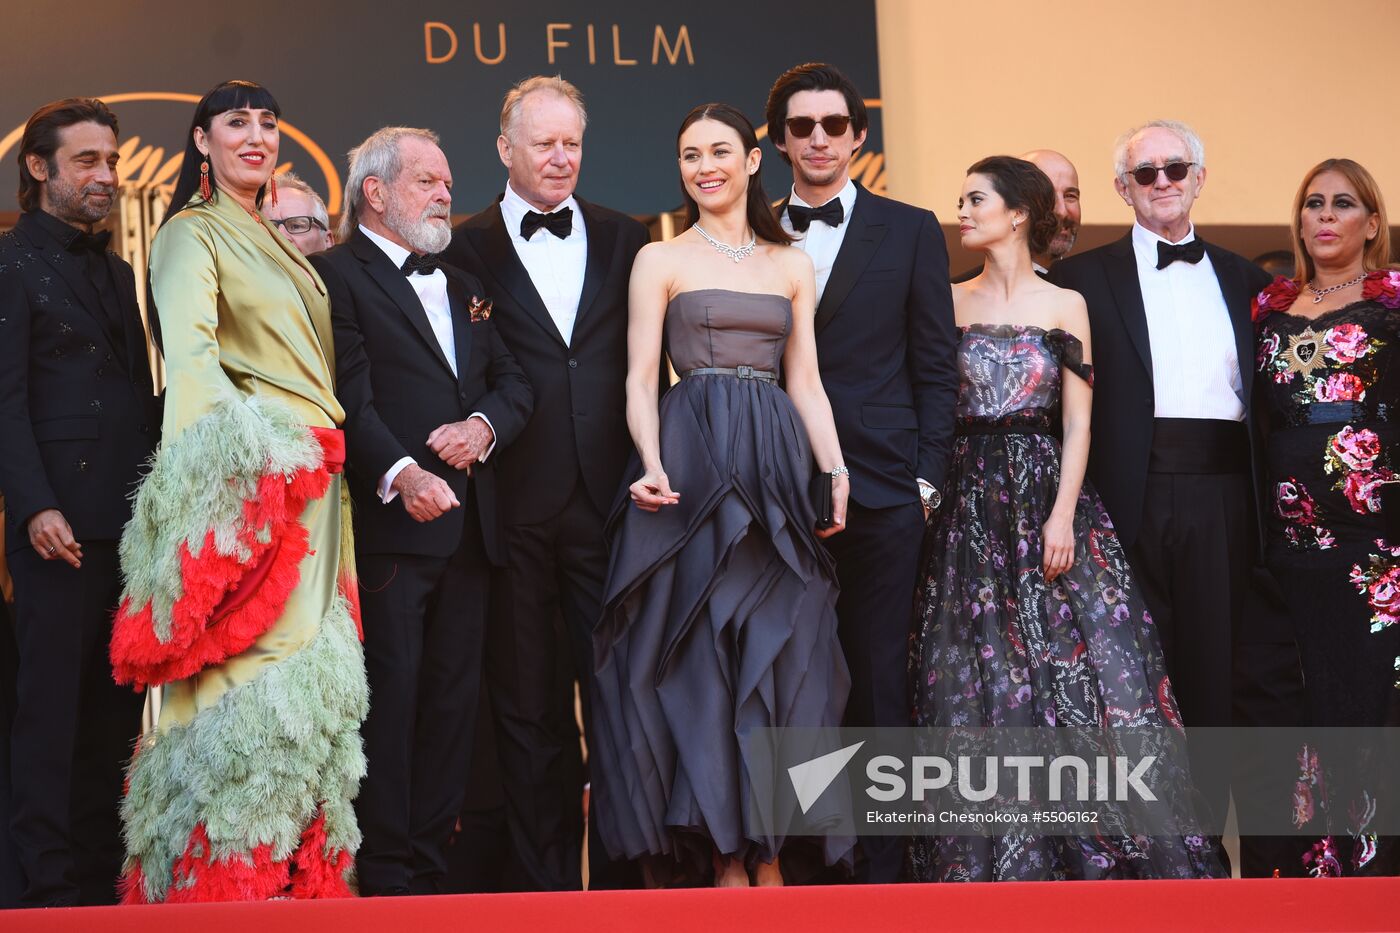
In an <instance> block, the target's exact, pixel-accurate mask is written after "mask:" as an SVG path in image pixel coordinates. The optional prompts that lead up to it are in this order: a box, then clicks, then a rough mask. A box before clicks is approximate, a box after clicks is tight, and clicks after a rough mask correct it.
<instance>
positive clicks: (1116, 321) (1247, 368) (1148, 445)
mask: <svg viewBox="0 0 1400 933" xmlns="http://www.w3.org/2000/svg"><path fill="white" fill-rule="evenodd" d="M1206 255H1207V256H1209V257H1210V262H1211V265H1212V266H1213V267H1214V269H1215V275H1216V278H1217V279H1218V280H1219V282H1220V292H1221V294H1222V295H1223V296H1224V298H1225V307H1226V308H1228V309H1229V312H1230V324H1231V326H1232V328H1233V329H1234V333H1235V352H1236V354H1237V355H1238V357H1239V363H1240V381H1241V382H1242V384H1243V386H1244V407H1245V412H1246V419H1247V421H1248V424H1249V429H1250V432H1249V434H1250V446H1251V457H1252V458H1253V461H1254V463H1255V465H1256V469H1255V471H1254V476H1255V479H1256V481H1255V488H1254V495H1255V500H1256V501H1255V505H1256V508H1257V506H1258V497H1259V485H1258V482H1257V477H1258V469H1257V466H1258V464H1259V462H1260V452H1259V450H1258V445H1257V430H1256V427H1257V426H1256V421H1255V417H1254V407H1253V405H1252V404H1251V400H1252V395H1253V387H1254V380H1253V378H1252V374H1253V362H1254V327H1253V324H1252V323H1251V322H1250V302H1251V300H1252V299H1253V298H1254V296H1255V295H1257V294H1258V293H1259V290H1260V289H1262V288H1263V287H1264V286H1265V285H1268V284H1269V281H1270V279H1269V275H1268V273H1266V272H1265V271H1264V270H1262V269H1260V268H1259V267H1258V266H1256V265H1254V264H1253V263H1251V262H1250V261H1249V260H1247V259H1245V258H1244V257H1243V256H1239V255H1236V254H1235V253H1232V252H1230V251H1229V250H1225V249H1221V248H1220V247H1218V246H1215V245H1214V244H1211V243H1206ZM1050 281H1052V282H1054V283H1055V284H1056V285H1060V286H1063V287H1065V288H1072V289H1074V290H1075V291H1077V292H1079V294H1081V295H1083V296H1084V301H1085V303H1086V304H1087V305H1088V307H1089V330H1090V332H1091V337H1092V339H1093V349H1094V411H1093V418H1092V422H1091V433H1092V434H1093V438H1094V440H1093V443H1092V444H1091V445H1090V447H1089V479H1090V480H1091V481H1092V482H1093V484H1094V487H1095V488H1096V489H1097V490H1098V493H1099V496H1100V497H1101V498H1102V499H1103V503H1104V506H1105V507H1106V508H1107V509H1108V514H1109V516H1110V517H1111V518H1112V519H1113V524H1114V526H1115V528H1116V529H1117V531H1118V537H1119V538H1120V539H1122V541H1123V543H1124V544H1132V543H1133V542H1134V541H1135V540H1137V535H1138V530H1139V529H1140V527H1141V525H1142V509H1143V497H1144V494H1145V490H1146V487H1147V463H1148V457H1149V455H1150V453H1151V451H1152V435H1153V417H1154V412H1155V409H1156V402H1155V396H1154V393H1153V386H1152V344H1151V341H1150V340H1149V339H1148V332H1147V312H1146V310H1145V309H1144V307H1143V303H1142V288H1141V286H1140V285H1139V284H1138V274H1137V259H1136V257H1135V255H1134V253H1133V238H1132V233H1131V231H1130V232H1129V233H1128V235H1127V236H1125V237H1123V238H1122V239H1120V240H1115V241H1114V242H1112V243H1110V244H1108V245H1107V246H1100V247H1099V248H1097V249H1092V250H1089V251H1088V252H1086V253H1081V254H1080V255H1078V256H1070V257H1068V258H1066V259H1062V260H1060V261H1059V262H1057V263H1055V265H1054V266H1053V267H1052V268H1051V269H1050ZM1256 514H1258V513H1257V512H1256Z"/></svg>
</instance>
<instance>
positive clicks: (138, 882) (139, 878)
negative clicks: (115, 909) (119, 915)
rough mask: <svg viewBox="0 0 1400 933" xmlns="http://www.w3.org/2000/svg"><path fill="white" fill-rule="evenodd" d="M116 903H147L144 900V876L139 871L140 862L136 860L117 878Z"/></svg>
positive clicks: (124, 904) (147, 902)
mask: <svg viewBox="0 0 1400 933" xmlns="http://www.w3.org/2000/svg"><path fill="white" fill-rule="evenodd" d="M117 903H118V904H121V905H122V906H124V907H125V906H128V905H131V904H149V903H150V901H148V900H146V876H145V875H143V874H142V873H141V863H140V862H137V863H136V864H134V865H132V866H131V867H130V868H128V869H127V870H126V872H125V873H124V874H123V875H122V876H121V877H120V878H118V879H117Z"/></svg>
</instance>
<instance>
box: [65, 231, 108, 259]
mask: <svg viewBox="0 0 1400 933" xmlns="http://www.w3.org/2000/svg"><path fill="white" fill-rule="evenodd" d="M110 242H112V231H110V230H103V231H102V232H101V233H83V232H82V231H81V230H79V231H78V232H77V233H76V234H75V235H74V236H73V239H71V240H69V241H68V252H70V253H81V252H82V251H83V250H88V251H90V252H94V253H97V254H98V255H99V256H100V255H102V254H103V253H105V252H107V244H108V243H110Z"/></svg>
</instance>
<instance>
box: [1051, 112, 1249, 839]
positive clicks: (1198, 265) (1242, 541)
mask: <svg viewBox="0 0 1400 933" xmlns="http://www.w3.org/2000/svg"><path fill="white" fill-rule="evenodd" d="M1114 173H1115V177H1114V186H1115V188H1116V189H1117V191H1118V194H1119V195H1120V196H1121V197H1122V198H1123V200H1124V202H1125V203H1126V204H1127V205H1128V206H1129V207H1131V208H1132V209H1133V213H1134V215H1135V221H1134V223H1133V228H1132V230H1131V231H1130V232H1129V233H1128V235H1126V236H1124V237H1123V238H1122V239H1120V240H1118V241H1116V242H1114V243H1110V244H1109V245H1107V246H1103V247H1099V248H1098V249H1094V250H1090V251H1088V252H1086V253H1083V254H1082V255H1078V256H1071V257H1068V258H1066V259H1064V260H1061V261H1060V262H1057V263H1056V264H1055V265H1054V267H1053V268H1052V269H1051V271H1050V278H1051V281H1053V282H1055V283H1056V284H1058V285H1061V286H1064V287H1066V288H1072V289H1074V290H1076V291H1078V292H1079V293H1080V294H1081V295H1083V296H1084V299H1085V301H1086V302H1087V304H1088V307H1089V323H1090V329H1091V331H1092V338H1093V348H1094V389H1095V392H1094V407H1093V421H1092V433H1093V436H1094V440H1095V443H1094V444H1093V445H1092V446H1091V449H1090V452H1089V469H1088V476H1089V479H1090V480H1091V481H1092V482H1093V484H1094V486H1095V488H1097V489H1098V491H1099V494H1100V495H1101V496H1102V498H1103V502H1104V505H1105V507H1106V508H1107V509H1108V513H1109V516H1110V518H1112V520H1113V524H1114V527H1115V528H1116V529H1117V532H1118V537H1119V538H1120V540H1121V541H1122V543H1123V544H1124V546H1125V547H1126V548H1127V552H1128V556H1129V559H1130V560H1131V562H1132V566H1133V569H1134V571H1135V572H1136V575H1137V579H1138V581H1139V583H1140V585H1141V587H1142V590H1143V596H1144V597H1145V599H1146V601H1147V605H1148V608H1149V609H1150V610H1151V612H1152V618H1153V621H1154V622H1155V623H1156V626H1157V630H1158V632H1159V634H1160V636H1161V639H1162V647H1163V650H1164V651H1165V654H1166V660H1167V669H1168V673H1169V675H1170V677H1171V680H1172V684H1173V686H1174V687H1175V689H1176V697H1177V701H1178V704H1179V706H1180V710H1181V717H1182V720H1183V722H1184V723H1185V725H1186V726H1188V727H1199V726H1229V725H1231V724H1232V721H1233V716H1232V699H1233V698H1232V674H1233V675H1234V676H1240V675H1243V677H1244V678H1245V679H1252V678H1253V677H1254V674H1253V673H1252V672H1250V671H1248V670H1241V667H1242V665H1244V666H1247V665H1248V664H1249V663H1252V662H1256V661H1258V660H1259V659H1258V657H1257V656H1254V655H1252V654H1251V655H1248V656H1247V655H1242V654H1240V652H1239V644H1240V643H1239V635H1240V631H1241V627H1242V624H1243V618H1244V615H1245V609H1246V607H1247V605H1248V602H1249V600H1250V599H1251V598H1252V591H1251V587H1252V585H1253V582H1254V580H1255V578H1256V575H1255V574H1254V573H1253V572H1252V571H1253V565H1255V564H1257V563H1258V553H1259V548H1260V544H1261V542H1260V539H1259V537H1258V527H1259V524H1258V521H1257V516H1258V514H1259V512H1258V508H1257V506H1258V501H1257V496H1258V489H1257V484H1256V483H1255V482H1254V474H1253V470H1252V462H1253V458H1254V456H1255V449H1254V446H1255V445H1254V442H1255V437H1256V435H1255V432H1254V430H1253V427H1254V420H1253V417H1254V416H1253V413H1252V410H1251V405H1250V402H1251V394H1252V393H1251V386H1252V383H1253V380H1252V378H1251V377H1252V372H1253V370H1252V364H1253V360H1254V331H1253V327H1252V325H1251V322H1250V302H1251V299H1252V298H1253V297H1254V295H1256V294H1257V293H1258V292H1259V290H1260V289H1261V288H1263V287H1264V286H1265V285H1267V284H1268V283H1269V276H1268V275H1267V274H1266V273H1265V272H1264V271H1263V270H1261V269H1259V268H1258V267H1256V266H1254V265H1253V264H1252V263H1250V262H1248V261H1247V260H1246V259H1244V258H1243V257H1241V256H1238V255H1236V254H1234V253H1232V252H1229V251H1227V250H1224V249H1221V248H1220V247H1218V246H1215V245H1214V244H1212V243H1207V242H1206V241H1204V240H1202V239H1201V238H1200V237H1199V236H1198V235H1197V232H1196V229H1195V226H1194V225H1193V224H1192V222H1191V207H1192V205H1193V204H1194V203H1195V200H1196V198H1197V197H1198V196H1199V195H1200V193H1201V190H1202V189H1203V188H1204V187H1205V182H1206V156H1205V147H1204V146H1203V145H1202V143H1201V140H1200V138H1199V137H1198V136H1197V135H1196V133H1195V132H1194V131H1193V130H1192V129H1191V128H1190V127H1188V126H1186V125H1185V124H1183V123H1178V122H1175V121H1171V120H1154V121H1152V122H1151V123H1146V124H1144V125H1142V126H1140V127H1137V128H1135V129H1133V130H1130V131H1129V132H1127V133H1125V134H1124V135H1123V136H1122V137H1120V138H1119V140H1118V143H1117V146H1116V148H1115V150H1114ZM1079 559H1081V560H1084V559H1087V555H1080V556H1079ZM1232 667H1233V670H1232ZM1207 796H1208V797H1209V798H1210V799H1209V801H1208V802H1209V804H1210V806H1211V807H1212V809H1213V810H1215V811H1216V812H1215V816H1216V817H1217V819H1223V817H1224V807H1225V803H1226V801H1225V798H1224V789H1223V788H1220V787H1215V788H1213V789H1212V790H1207Z"/></svg>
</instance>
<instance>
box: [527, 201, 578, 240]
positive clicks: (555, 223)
mask: <svg viewBox="0 0 1400 933" xmlns="http://www.w3.org/2000/svg"><path fill="white" fill-rule="evenodd" d="M541 227H544V228H545V229H546V230H548V231H549V232H550V233H552V234H554V235H555V236H557V237H558V238H559V239H561V240H562V239H565V238H566V237H568V235H569V234H570V233H573V231H574V209H573V208H572V207H566V208H563V209H561V210H557V211H554V212H552V213H549V214H541V213H540V212H539V211H526V212H525V216H524V217H523V218H521V220H520V236H521V237H522V238H523V239H526V240H528V239H530V237H532V236H534V235H535V231H536V230H538V229H540V228H541Z"/></svg>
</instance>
